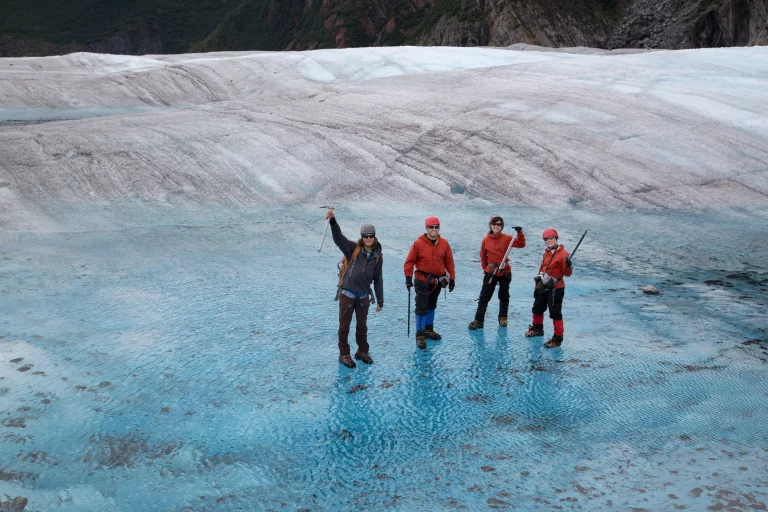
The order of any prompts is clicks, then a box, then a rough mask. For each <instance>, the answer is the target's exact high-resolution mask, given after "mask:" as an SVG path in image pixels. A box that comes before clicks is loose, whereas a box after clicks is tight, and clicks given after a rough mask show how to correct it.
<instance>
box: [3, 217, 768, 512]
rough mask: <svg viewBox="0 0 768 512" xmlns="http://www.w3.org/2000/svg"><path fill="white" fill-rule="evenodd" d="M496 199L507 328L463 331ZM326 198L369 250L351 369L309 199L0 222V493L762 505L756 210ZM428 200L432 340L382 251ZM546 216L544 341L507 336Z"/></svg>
mask: <svg viewBox="0 0 768 512" xmlns="http://www.w3.org/2000/svg"><path fill="white" fill-rule="evenodd" d="M497 212H499V213H501V215H503V216H504V217H505V218H506V219H507V224H508V225H510V226H511V225H513V224H521V225H523V227H525V229H526V233H527V234H528V238H529V243H528V247H527V248H525V249H522V250H520V251H517V250H516V251H514V252H513V257H512V261H513V267H514V276H513V283H512V288H511V295H512V299H511V304H510V314H511V315H510V324H509V327H508V328H506V329H503V328H500V327H498V326H497V325H495V323H494V321H493V320H494V318H495V315H496V307H497V304H498V302H497V301H496V299H495V298H494V300H493V301H492V302H491V304H490V306H489V310H488V319H487V322H486V328H485V329H484V330H482V331H476V332H470V331H468V330H467V328H466V326H467V324H468V323H469V322H470V321H471V320H472V318H473V314H474V308H475V304H476V303H475V300H476V298H477V296H478V294H479V291H480V286H481V279H482V274H481V273H480V270H479V258H478V254H477V249H478V247H479V242H480V239H481V238H482V236H483V234H484V229H485V223H487V219H488V218H489V217H490V216H491V214H495V213H497ZM337 213H338V218H339V222H340V224H341V226H342V229H343V230H344V231H345V233H347V234H348V235H352V234H353V233H354V232H356V230H357V229H359V226H360V225H361V224H362V223H364V222H369V221H372V222H373V223H374V224H375V225H376V227H377V229H378V232H379V234H380V240H381V242H382V244H383V246H384V258H385V260H384V261H385V263H384V270H385V307H384V310H383V311H382V312H381V313H380V314H376V313H374V312H373V311H372V312H371V314H370V317H369V329H370V330H369V341H370V343H371V347H372V348H371V355H372V356H373V358H374V359H375V364H374V365H373V366H365V365H360V366H358V368H357V369H354V370H349V369H347V368H344V367H342V366H341V365H339V364H338V362H337V348H336V329H337V327H338V323H337V304H336V303H335V302H333V296H334V294H335V284H336V283H335V281H336V277H335V272H336V262H337V261H338V259H339V258H340V253H339V251H338V250H337V249H336V247H335V246H334V245H333V242H332V240H331V239H330V235H329V237H328V239H327V240H326V241H325V246H324V248H323V251H322V252H321V253H318V252H317V246H318V243H319V241H320V235H321V233H322V229H323V221H322V211H321V210H319V209H317V208H307V209H298V210H296V209H287V208H278V209H269V210H260V211H248V212H243V211H240V212H232V211H229V212H223V211H220V212H217V213H212V212H204V213H200V212H165V213H158V212H151V213H150V212H145V211H137V210H135V209H126V210H125V211H116V210H114V209H110V210H109V211H107V210H104V211H97V210H93V211H79V212H74V213H73V212H63V213H62V215H61V216H60V218H62V219H81V220H82V222H81V225H84V226H86V228H85V229H83V230H76V229H67V228H63V229H61V230H53V231H48V232H8V231H6V232H3V233H2V234H0V238H2V244H1V245H0V300H2V305H3V307H2V308H1V309H0V336H2V339H1V340H0V376H1V377H2V378H1V379H0V417H2V418H3V419H2V422H0V423H1V424H2V426H0V460H2V461H3V462H2V465H0V502H2V501H3V500H5V501H6V502H8V503H11V501H10V500H16V501H15V503H17V504H19V503H22V500H23V499H26V500H27V501H26V508H25V510H73V511H74V510H77V511H82V510H94V511H95V510H99V511H103V510H120V511H134V510H201V511H202V510H301V509H304V510H313V511H319V510H329V511H330V510H334V511H335V510H362V509H367V510H385V509H386V510H403V511H410V510H454V509H466V510H485V509H497V510H498V509H501V510H503V509H517V510H536V509H541V510H550V509H558V510H629V509H631V508H635V509H638V510H676V509H681V510H682V509H684V508H685V509H687V510H707V507H715V508H714V509H718V508H717V507H723V508H722V509H723V510H725V509H727V507H731V509H743V510H764V509H765V502H766V501H767V498H768V496H766V484H767V483H768V482H767V481H768V472H767V471H766V468H767V465H766V461H767V460H768V429H767V428H766V425H768V408H766V407H765V403H766V395H768V391H767V390H768V371H767V370H766V369H767V368H768V366H766V362H768V335H767V334H766V328H767V327H768V326H766V322H765V320H764V311H765V306H766V302H767V301H766V298H767V297H768V294H766V290H767V289H768V265H766V263H765V258H764V256H762V257H761V256H759V255H760V254H762V255H764V254H765V250H766V238H765V235H766V230H765V228H764V225H765V219H764V218H763V217H762V216H761V215H759V214H739V213H731V214H719V215H714V214H709V215H704V214H699V215H694V214H672V213H655V214H650V213H631V212H620V213H617V212H608V213H588V212H582V211H579V210H573V211H569V212H553V213H546V212H541V211H534V210H528V209H516V208H507V207H505V208H493V209H491V208H487V209H486V208H475V209H460V210H451V211H444V212H442V211H439V210H433V211H413V210H408V211H407V213H405V210H397V209H383V210H382V209H379V208H374V207H365V206H356V207H352V208H342V209H339V210H338V212H337ZM433 213H435V214H437V215H438V216H439V217H440V218H441V223H442V226H443V230H442V232H443V235H444V236H445V237H446V238H447V239H448V240H449V241H450V242H451V244H452V246H453V248H454V253H455V257H456V262H457V279H456V281H457V286H456V290H455V291H454V292H453V293H450V294H447V296H441V298H440V302H439V304H438V310H437V316H436V322H435V328H436V330H438V331H439V332H441V333H442V335H443V341H442V342H430V343H429V348H428V350H427V351H425V352H422V351H420V350H418V349H417V347H416V345H415V343H414V340H413V338H412V337H411V338H410V339H409V338H407V337H406V327H407V326H406V312H407V307H408V306H407V294H406V291H405V287H404V286H403V273H402V263H403V260H404V257H405V254H406V252H407V250H408V248H409V246H410V243H411V242H412V241H413V239H415V237H416V236H418V235H419V234H420V233H421V231H422V226H423V218H424V217H425V216H426V215H427V214H433ZM63 222H64V221H63ZM67 222H68V221H67ZM64 223H65V224H66V222H64ZM67 225H70V226H73V225H76V224H74V223H70V224H67ZM550 225H553V226H555V227H557V228H558V230H559V231H560V233H561V241H562V242H563V243H564V244H565V245H566V247H567V248H572V247H573V245H574V243H575V242H576V241H577V240H578V238H579V236H580V235H581V233H582V232H583V230H584V229H589V230H590V231H589V234H588V236H587V238H586V239H585V242H584V244H583V245H582V248H580V249H579V253H578V254H577V256H576V258H574V265H575V272H574V276H573V277H572V278H570V279H568V281H567V292H566V299H565V305H564V310H563V311H564V319H565V328H566V335H565V338H566V341H565V343H564V344H563V346H562V348H560V349H556V350H546V349H543V348H542V347H541V344H542V342H543V341H544V340H542V339H541V338H533V339H527V338H525V337H524V336H523V332H524V331H525V329H526V327H527V325H528V323H529V322H530V308H531V304H532V297H531V293H532V283H533V280H532V278H533V276H534V275H535V273H536V270H537V267H538V262H539V261H540V257H541V252H542V249H543V244H542V242H541V240H540V238H539V237H538V236H537V235H538V234H540V232H541V231H542V230H543V228H545V227H548V226H550ZM646 284H653V285H655V286H657V287H658V288H659V289H660V290H661V294H660V295H658V296H647V295H644V294H643V293H642V292H641V291H640V290H641V288H642V287H643V286H645V285H646ZM412 320H413V319H412ZM545 328H546V331H547V334H548V335H549V334H551V332H552V329H551V323H550V321H549V319H548V318H547V319H546V322H545ZM545 339H546V338H545ZM353 348H354V344H353ZM3 496H5V498H3ZM557 507H562V508H557Z"/></svg>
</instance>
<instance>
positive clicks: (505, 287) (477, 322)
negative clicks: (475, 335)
mask: <svg viewBox="0 0 768 512" xmlns="http://www.w3.org/2000/svg"><path fill="white" fill-rule="evenodd" d="M488 229H489V231H488V234H487V235H485V238H483V241H482V242H481V243H480V265H481V266H482V267H483V287H482V288H481V289H480V298H479V299H478V303H477V311H475V319H474V320H472V321H471V322H470V323H469V330H470V331H474V330H475V329H482V328H483V322H484V320H485V310H486V309H487V308H488V301H490V300H491V298H492V297H493V292H494V291H495V290H496V284H498V285H499V325H500V326H502V327H506V326H507V312H508V310H509V284H510V283H511V282H512V267H510V266H509V257H507V258H506V259H505V260H504V261H501V260H502V259H503V258H504V256H505V254H506V253H507V249H508V248H509V246H510V244H512V247H517V248H519V249H522V248H523V247H525V234H524V233H523V228H521V227H520V226H515V231H516V234H515V237H514V238H512V236H510V235H507V234H506V233H502V232H501V231H502V230H503V229H504V219H502V218H501V217H499V216H496V217H491V221H490V222H489V223H488Z"/></svg>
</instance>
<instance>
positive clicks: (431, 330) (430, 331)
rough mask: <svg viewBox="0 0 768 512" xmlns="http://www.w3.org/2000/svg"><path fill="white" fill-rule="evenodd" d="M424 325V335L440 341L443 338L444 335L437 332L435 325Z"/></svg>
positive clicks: (429, 338)
mask: <svg viewBox="0 0 768 512" xmlns="http://www.w3.org/2000/svg"><path fill="white" fill-rule="evenodd" d="M424 327H425V329H424V336H426V337H427V339H428V340H435V341H440V340H441V339H443V337H442V336H440V335H439V334H438V333H436V332H435V328H434V327H433V326H431V325H426V326H424Z"/></svg>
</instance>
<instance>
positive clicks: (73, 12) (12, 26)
mask: <svg viewBox="0 0 768 512" xmlns="http://www.w3.org/2000/svg"><path fill="white" fill-rule="evenodd" d="M2 4H3V6H2V8H0V34H5V35H11V36H14V37H18V38H29V39H41V40H45V41H50V42H53V43H63V44H67V43H91V42H95V41H99V40H103V39H106V38H109V37H110V36H113V35H115V34H117V33H119V32H121V31H122V30H124V29H126V28H144V29H145V30H146V31H147V32H149V33H151V34H157V35H159V37H160V39H161V40H162V42H163V45H164V47H165V51H168V52H184V51H186V50H187V49H188V45H189V42H190V41H195V40H200V39H202V38H203V37H205V36H206V35H207V34H208V33H210V32H211V31H212V30H213V29H214V27H215V26H216V23H217V22H218V21H219V20H221V18H222V17H223V16H224V14H225V13H226V12H227V11H229V10H230V9H232V8H233V7H234V6H235V5H237V0H133V1H130V2H126V1H125V0H66V1H65V0H2Z"/></svg>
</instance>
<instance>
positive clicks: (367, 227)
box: [360, 224, 376, 235]
mask: <svg viewBox="0 0 768 512" xmlns="http://www.w3.org/2000/svg"><path fill="white" fill-rule="evenodd" d="M360 234H361V235H362V234H374V235H375V234H376V228H375V227H373V224H363V227H361V228H360Z"/></svg>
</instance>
